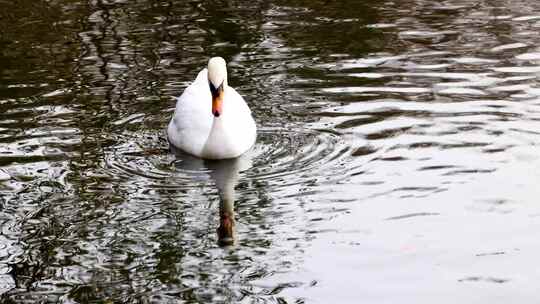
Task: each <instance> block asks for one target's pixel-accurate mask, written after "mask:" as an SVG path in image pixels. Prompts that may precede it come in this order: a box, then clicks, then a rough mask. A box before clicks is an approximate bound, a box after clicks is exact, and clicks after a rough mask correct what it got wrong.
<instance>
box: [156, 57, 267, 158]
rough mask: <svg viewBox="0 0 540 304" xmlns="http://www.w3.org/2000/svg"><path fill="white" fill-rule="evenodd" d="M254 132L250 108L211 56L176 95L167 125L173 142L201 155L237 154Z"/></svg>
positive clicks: (246, 147)
mask: <svg viewBox="0 0 540 304" xmlns="http://www.w3.org/2000/svg"><path fill="white" fill-rule="evenodd" d="M256 133H257V128H256V125H255V121H254V120H253V117H252V116H251V110H250V109H249V107H248V105H247V104H246V102H245V101H244V99H243V98H242V96H241V95H240V94H238V92H236V90H235V89H234V88H232V87H229V86H228V84H227V68H226V63H225V60H223V58H221V57H214V58H211V59H210V61H209V62H208V68H205V69H203V70H202V71H200V72H199V74H198V75H197V78H196V79H195V81H194V82H193V83H192V84H191V85H190V86H188V87H187V88H186V89H185V90H184V92H183V93H182V95H181V96H180V97H178V99H177V102H176V109H175V111H174V115H173V117H172V119H171V121H170V123H169V126H168V128H167V136H168V139H169V142H170V143H171V144H172V145H173V146H175V147H176V148H178V149H180V150H182V151H184V152H187V153H189V154H191V155H194V156H197V157H200V158H204V159H228V158H235V157H238V156H240V155H241V154H243V153H244V152H246V151H247V150H249V148H250V147H251V146H252V145H253V144H254V143H255V139H256Z"/></svg>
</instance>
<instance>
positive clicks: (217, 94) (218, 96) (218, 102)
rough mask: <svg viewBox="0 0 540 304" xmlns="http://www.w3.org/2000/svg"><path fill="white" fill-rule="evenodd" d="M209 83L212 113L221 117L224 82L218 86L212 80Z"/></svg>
mask: <svg viewBox="0 0 540 304" xmlns="http://www.w3.org/2000/svg"><path fill="white" fill-rule="evenodd" d="M208 85H209V86H210V93H212V114H214V116H215V117H219V115H221V113H222V105H223V83H222V84H220V85H219V86H218V87H217V88H216V87H215V86H214V84H213V83H212V82H210V81H208Z"/></svg>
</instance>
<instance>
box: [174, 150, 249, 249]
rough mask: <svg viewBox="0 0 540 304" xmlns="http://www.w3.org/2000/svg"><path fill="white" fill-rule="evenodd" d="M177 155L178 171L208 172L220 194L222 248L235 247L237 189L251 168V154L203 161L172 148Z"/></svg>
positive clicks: (219, 234) (219, 238)
mask: <svg viewBox="0 0 540 304" xmlns="http://www.w3.org/2000/svg"><path fill="white" fill-rule="evenodd" d="M171 150H172V151H173V152H174V154H175V155H176V159H177V161H176V162H175V165H176V167H177V168H178V169H183V170H191V171H203V170H207V173H208V174H209V175H210V178H211V179H212V181H213V182H214V183H215V184H216V187H217V189H218V193H219V227H218V228H217V235H218V244H219V245H220V246H228V245H234V244H235V242H236V233H235V226H236V220H235V213H234V201H235V189H234V187H235V186H236V183H237V181H238V177H239V173H240V172H241V171H245V170H247V169H249V168H250V167H251V153H250V152H247V153H245V154H243V155H242V156H240V157H238V158H233V159H224V160H203V159H200V158H196V157H193V156H191V155H188V154H185V153H183V152H181V151H179V150H178V149H175V148H173V147H171Z"/></svg>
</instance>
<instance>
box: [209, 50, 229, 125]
mask: <svg viewBox="0 0 540 304" xmlns="http://www.w3.org/2000/svg"><path fill="white" fill-rule="evenodd" d="M208 86H209V87H210V92H211V93H212V114H213V115H214V116H215V117H219V116H220V115H221V113H222V105H223V92H224V90H225V87H226V86H227V63H226V62H225V59H223V58H221V57H213V58H210V60H209V61H208Z"/></svg>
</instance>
